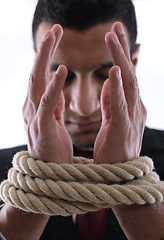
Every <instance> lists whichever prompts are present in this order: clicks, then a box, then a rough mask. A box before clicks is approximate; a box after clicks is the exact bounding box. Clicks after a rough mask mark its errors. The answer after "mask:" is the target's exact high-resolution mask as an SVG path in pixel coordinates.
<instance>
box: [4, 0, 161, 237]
mask: <svg viewBox="0 0 164 240" xmlns="http://www.w3.org/2000/svg"><path fill="white" fill-rule="evenodd" d="M118 21H119V22H118ZM54 24H55V25H54ZM136 34H137V29H136V19H135V12H134V7H133V4H132V2H131V1H130V0H101V1H100V0H87V1H82V0H80V1H75V0H70V1H64V0H56V1H55V0H40V1H39V2H38V5H37V7H36V11H35V14H34V20H33V39H34V48H35V50H36V59H35V63H34V67H33V69H32V72H31V75H30V81H29V87H28V92H27V98H26V101H25V104H24V107H23V116H24V121H25V128H26V132H27V136H28V155H29V156H30V157H32V158H34V159H42V160H43V161H49V162H56V163H71V162H72V157H73V154H74V155H80V156H84V157H89V158H90V157H93V158H94V162H95V164H99V163H116V162H125V161H129V160H133V159H135V158H137V157H139V155H147V156H150V157H153V159H154V163H155V167H156V171H157V172H158V173H159V174H160V176H161V177H163V178H164V164H163V163H162V160H163V159H162V158H163V156H164V147H163V140H164V134H163V133H162V132H158V131H155V130H150V129H147V128H146V129H145V132H144V128H145V121H146V110H145V108H144V105H143V103H142V101H141V98H140V95H139V89H138V85H137V79H136V76H135V67H136V65H137V60H138V53H139V45H137V44H136ZM104 39H105V41H104ZM129 51H130V53H129ZM63 93H64V94H63ZM64 102H65V106H64ZM143 132H144V139H143V143H142V138H143ZM72 143H73V144H72ZM141 145H142V149H141ZM24 148H25V146H23V147H19V148H16V149H12V150H2V152H1V154H2V157H1V158H2V161H3V159H5V162H2V167H3V166H4V165H7V164H8V167H9V165H10V164H9V160H11V156H13V154H14V153H15V152H16V151H20V150H21V149H23V150H24ZM7 154H8V155H7ZM6 159H7V160H6ZM7 161H8V162H7ZM3 164H4V165H3ZM1 169H4V168H1ZM2 179H3V177H2ZM99 213H100V215H101V217H100V215H98V214H99ZM92 217H93V218H92ZM84 218H85V221H84V223H87V225H88V226H89V229H88V230H85V232H86V233H87V234H86V235H85V234H84V231H83V233H81V232H80V229H79V227H78V225H77V226H76V222H75V223H73V220H72V217H62V216H55V217H51V218H49V216H47V215H37V214H32V213H28V214H27V213H25V212H23V211H21V210H17V209H15V208H14V207H12V206H10V205H8V204H5V206H4V207H3V208H2V210H1V212H0V231H1V232H2V234H3V235H4V237H6V238H7V239H8V240H10V239H12V240H13V239H14V240H16V239H30V240H33V239H45V240H49V239H89V238H90V239H120V240H122V239H137V240H138V239H140V240H142V239H149V240H158V239H163V237H164V229H163V222H164V204H163V203H158V204H153V205H145V206H138V205H132V206H125V205H120V206H114V207H113V208H112V209H110V210H105V211H104V210H103V211H99V212H98V213H93V214H90V213H88V214H86V215H84ZM88 219H89V221H88ZM99 219H101V221H99ZM92 221H99V222H98V227H97V225H96V224H97V223H95V227H93V229H90V228H91V225H90V223H91V222H92ZM118 222H119V224H118ZM102 223H103V224H102ZM100 225H101V226H100ZM18 229H19V231H18ZM97 229H98V232H96V230H97ZM90 230H91V231H90ZM95 232H96V236H95V235H94V233H95ZM96 237H97V238H96Z"/></svg>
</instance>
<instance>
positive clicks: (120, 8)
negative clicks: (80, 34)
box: [32, 0, 137, 54]
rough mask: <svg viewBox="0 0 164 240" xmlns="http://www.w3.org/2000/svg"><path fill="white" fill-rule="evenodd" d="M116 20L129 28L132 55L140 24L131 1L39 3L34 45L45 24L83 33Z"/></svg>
mask: <svg viewBox="0 0 164 240" xmlns="http://www.w3.org/2000/svg"><path fill="white" fill-rule="evenodd" d="M112 21H121V22H122V23H124V24H125V26H126V27H127V30H128V33H129V38H130V48H131V49H130V50H131V54H132V53H133V50H134V48H135V44H136V38H137V22H136V14H135V9H134V5H133V3H132V1H131V0H38V3H37V5H36V8H35V12H34V17H33V22H32V34H33V41H34V46H35V35H36V31H37V29H38V26H39V24H40V23H41V22H50V23H53V24H56V23H57V24H60V25H61V26H62V27H65V28H69V29H74V30H79V31H82V30H87V29H89V28H91V27H94V26H96V25H98V24H102V23H107V22H112Z"/></svg>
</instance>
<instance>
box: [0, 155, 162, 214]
mask: <svg viewBox="0 0 164 240" xmlns="http://www.w3.org/2000/svg"><path fill="white" fill-rule="evenodd" d="M73 160H74V161H73V162H74V163H73V164H56V163H52V162H49V163H45V162H43V161H41V160H34V159H32V158H29V157H28V154H27V152H25V151H24V152H19V153H17V154H16V155H15V156H14V158H13V168H11V169H10V170H9V172H8V179H7V180H5V181H3V182H2V183H1V186H0V197H1V198H2V200H3V201H4V202H7V203H9V204H11V205H13V206H15V207H17V208H20V209H22V210H24V211H28V212H34V213H40V214H49V215H62V216H68V215H72V214H75V213H76V214H82V213H86V212H89V211H97V210H99V209H101V208H110V207H112V206H113V205H117V204H122V203H124V204H128V205H130V204H134V203H136V204H139V205H142V204H145V203H149V204H153V203H155V202H162V201H164V182H162V181H160V179H159V177H158V175H157V174H156V173H155V172H153V168H154V167H153V162H152V160H151V159H150V158H148V157H140V158H138V159H135V160H133V161H129V162H125V163H116V164H99V165H96V164H94V163H93V160H89V159H85V158H80V157H74V159H73ZM91 162H92V163H91Z"/></svg>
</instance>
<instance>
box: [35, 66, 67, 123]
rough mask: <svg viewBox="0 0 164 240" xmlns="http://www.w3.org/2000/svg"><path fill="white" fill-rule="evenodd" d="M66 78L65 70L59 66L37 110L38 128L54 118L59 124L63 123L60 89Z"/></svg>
mask: <svg viewBox="0 0 164 240" xmlns="http://www.w3.org/2000/svg"><path fill="white" fill-rule="evenodd" d="M66 76H67V68H66V67H65V66H64V65H60V66H59V67H58V69H57V71H56V73H55V75H54V76H53V78H52V80H51V82H50V84H49V86H48V87H47V89H46V91H45V93H44V94H43V96H42V98H41V101H40V105H39V108H38V116H39V122H40V126H44V125H45V124H46V123H47V122H48V121H49V119H50V118H52V117H55V118H56V120H57V121H58V122H59V123H62V122H63V111H64V96H63V94H62V89H63V86H64V82H65V79H66Z"/></svg>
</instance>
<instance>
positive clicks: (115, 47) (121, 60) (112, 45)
mask: <svg viewBox="0 0 164 240" xmlns="http://www.w3.org/2000/svg"><path fill="white" fill-rule="evenodd" d="M118 26H121V25H119V24H118V23H117V24H116V25H114V27H113V28H112V30H113V31H114V30H115V31H116V30H117V31H116V32H117V34H116V33H115V32H108V33H107V34H106V37H105V41H106V44H107V46H108V48H109V51H110V54H111V57H112V61H113V63H114V64H115V65H118V66H119V67H120V69H121V74H122V79H123V87H124V92H125V97H126V100H127V103H128V109H129V114H130V115H132V114H133V109H134V105H135V104H136V103H137V102H138V98H139V89H138V83H137V78H136V75H135V69H134V66H133V64H132V63H131V61H129V50H128V47H127V46H128V44H127V40H126V36H125V35H124V36H122V35H123V34H122V33H120V30H119V29H118ZM117 35H118V36H117ZM120 41H121V42H120Z"/></svg>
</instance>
